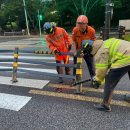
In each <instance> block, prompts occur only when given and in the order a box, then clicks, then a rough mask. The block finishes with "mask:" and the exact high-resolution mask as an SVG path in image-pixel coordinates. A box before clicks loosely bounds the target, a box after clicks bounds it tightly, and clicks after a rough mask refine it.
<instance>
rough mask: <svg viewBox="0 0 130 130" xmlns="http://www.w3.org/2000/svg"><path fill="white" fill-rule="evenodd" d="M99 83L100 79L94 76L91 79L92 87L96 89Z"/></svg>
mask: <svg viewBox="0 0 130 130" xmlns="http://www.w3.org/2000/svg"><path fill="white" fill-rule="evenodd" d="M100 85H101V82H100V81H97V80H96V79H95V78H94V79H92V87H93V88H96V89H98V88H99V87H100Z"/></svg>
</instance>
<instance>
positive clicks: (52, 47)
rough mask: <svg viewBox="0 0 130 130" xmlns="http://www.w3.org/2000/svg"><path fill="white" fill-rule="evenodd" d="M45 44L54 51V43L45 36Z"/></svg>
mask: <svg viewBox="0 0 130 130" xmlns="http://www.w3.org/2000/svg"><path fill="white" fill-rule="evenodd" d="M46 41H47V45H48V47H49V49H50V50H51V51H52V52H53V53H54V51H55V50H57V48H56V47H55V46H54V44H53V43H52V42H51V41H50V39H49V37H46Z"/></svg>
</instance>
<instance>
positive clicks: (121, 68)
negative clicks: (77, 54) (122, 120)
mask: <svg viewBox="0 0 130 130" xmlns="http://www.w3.org/2000/svg"><path fill="white" fill-rule="evenodd" d="M82 46H83V48H84V49H83V50H86V51H89V53H91V54H92V55H95V64H96V75H95V78H94V83H95V85H96V86H99V85H100V84H102V82H104V81H105V87H104V97H103V101H102V103H101V104H99V105H95V108H96V109H98V110H102V111H108V112H110V111H111V107H110V102H111V99H112V95H113V91H114V88H115V87H116V85H117V83H118V82H119V81H120V79H121V78H122V77H123V76H124V75H125V74H126V73H127V72H130V42H128V41H125V40H119V39H115V38H110V39H108V40H106V41H104V42H103V41H102V40H96V41H91V40H86V41H84V42H83V45H82ZM90 48H91V49H90ZM126 98H127V97H126ZM128 98H129V96H128Z"/></svg>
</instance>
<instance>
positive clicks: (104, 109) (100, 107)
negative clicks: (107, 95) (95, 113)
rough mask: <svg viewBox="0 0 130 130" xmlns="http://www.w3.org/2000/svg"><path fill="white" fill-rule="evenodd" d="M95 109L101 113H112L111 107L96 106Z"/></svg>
mask: <svg viewBox="0 0 130 130" xmlns="http://www.w3.org/2000/svg"><path fill="white" fill-rule="evenodd" d="M94 107H95V108H96V109H98V110H100V111H106V112H111V107H110V106H106V105H103V104H98V105H94Z"/></svg>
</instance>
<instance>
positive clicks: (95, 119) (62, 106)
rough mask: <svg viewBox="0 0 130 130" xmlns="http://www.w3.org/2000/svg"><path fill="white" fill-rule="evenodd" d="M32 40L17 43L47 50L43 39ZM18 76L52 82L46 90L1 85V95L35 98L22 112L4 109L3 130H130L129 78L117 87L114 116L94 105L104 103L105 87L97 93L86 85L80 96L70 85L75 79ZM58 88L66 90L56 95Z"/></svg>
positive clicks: (0, 119) (0, 110)
mask: <svg viewBox="0 0 130 130" xmlns="http://www.w3.org/2000/svg"><path fill="white" fill-rule="evenodd" d="M23 41H24V42H23ZM29 41H30V42H28V40H27V39H26V40H25V39H24V40H21V41H17V44H18V46H21V47H22V48H23V44H22V43H24V45H26V46H24V48H31V49H32V48H38V49H39V48H40V49H45V46H44V47H43V44H41V42H40V41H41V40H40V38H37V39H29ZM37 41H39V42H37ZM9 43H10V44H9ZM13 43H14V44H12V42H8V44H6V42H4V43H2V42H1V45H6V48H10V47H11V46H13V47H15V46H17V44H16V42H15V41H14V42H13ZM20 43H21V44H20ZM35 43H36V44H35ZM44 45H45V44H44ZM4 47H5V46H3V47H2V48H4ZM13 47H12V48H13ZM42 47H43V48H42ZM11 55H12V54H10V53H8V54H1V55H0V58H2V56H3V57H4V58H5V57H6V56H7V57H8V56H11ZM20 56H21V57H22V56H23V57H30V58H36V59H37V60H40V59H41V60H43V57H48V59H44V60H43V61H47V62H54V59H51V58H50V57H53V56H52V55H40V54H20ZM71 62H72V61H71ZM0 66H3V67H5V66H6V67H11V66H12V64H11V63H1V65H0ZM19 67H24V68H34V70H37V71H43V70H44V69H46V70H48V69H51V71H52V70H55V67H49V66H45V65H34V64H21V65H20V66H19ZM38 69H39V70H38ZM48 72H49V70H48ZM0 76H8V77H11V76H12V73H11V72H2V71H0ZM18 77H19V78H26V79H34V80H49V81H50V83H49V84H48V85H46V86H45V87H44V88H43V89H36V88H28V87H26V88H25V87H23V86H13V85H3V84H1V85H0V93H4V94H11V95H20V96H27V97H31V100H30V101H29V102H28V103H27V104H26V105H25V106H23V107H22V108H21V109H20V110H19V111H14V110H10V109H4V108H1V107H0V114H1V116H0V130H130V104H127V103H126V102H124V101H123V95H124V94H125V93H130V91H129V90H130V88H129V87H130V81H129V79H128V76H127V75H125V76H124V77H123V78H122V79H121V81H120V82H119V84H118V85H117V87H116V90H115V94H114V96H113V102H112V112H110V113H108V112H101V111H97V110H95V109H94V107H93V105H94V104H97V103H99V102H100V101H101V100H102V96H103V93H102V91H103V87H100V88H99V89H98V90H95V89H92V88H91V83H90V82H87V83H84V84H83V88H84V89H83V91H84V94H83V95H76V94H74V91H75V87H71V86H70V83H71V80H69V79H64V81H65V82H64V83H63V84H58V78H57V77H52V76H46V75H39V74H33V75H32V74H31V73H19V74H18ZM87 78H89V74H88V70H87V67H86V65H85V63H83V79H87ZM57 87H63V88H64V89H63V91H62V92H60V93H59V92H55V88H57Z"/></svg>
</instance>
